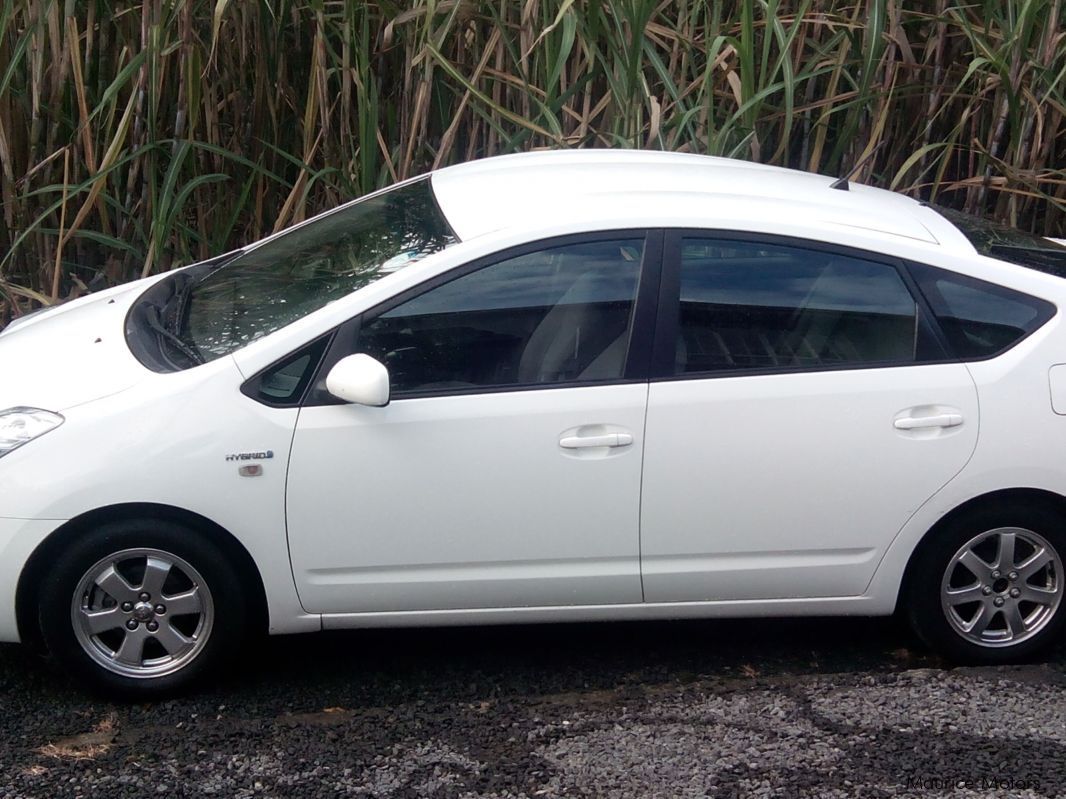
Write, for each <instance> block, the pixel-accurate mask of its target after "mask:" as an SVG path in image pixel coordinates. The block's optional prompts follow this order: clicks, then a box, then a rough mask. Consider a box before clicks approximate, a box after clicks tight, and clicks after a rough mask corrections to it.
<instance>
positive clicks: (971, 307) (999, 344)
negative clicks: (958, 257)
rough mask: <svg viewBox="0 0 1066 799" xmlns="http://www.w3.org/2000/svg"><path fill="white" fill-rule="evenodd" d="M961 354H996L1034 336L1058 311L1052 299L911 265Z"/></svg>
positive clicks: (965, 357)
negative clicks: (1027, 337)
mask: <svg viewBox="0 0 1066 799" xmlns="http://www.w3.org/2000/svg"><path fill="white" fill-rule="evenodd" d="M911 272H912V273H913V275H914V278H915V280H916V281H917V282H918V286H919V288H921V290H922V293H923V294H924V295H925V297H926V299H928V300H929V305H930V306H931V307H932V309H933V314H934V315H935V316H936V320H937V322H939V323H940V328H941V329H942V330H943V331H944V335H945V336H946V337H947V340H948V344H949V345H950V347H951V349H952V352H953V353H954V354H955V356H956V357H958V358H961V359H962V360H977V359H982V358H991V357H993V356H995V355H999V354H1000V353H1001V352H1004V351H1006V350H1008V349H1010V348H1011V347H1013V346H1014V345H1015V344H1017V343H1018V342H1019V341H1021V340H1022V339H1023V338H1025V337H1026V336H1028V335H1029V334H1030V333H1032V332H1033V331H1034V330H1036V329H1037V328H1038V327H1040V326H1041V325H1043V324H1044V322H1046V321H1047V320H1048V319H1050V318H1051V317H1052V316H1054V315H1055V306H1054V305H1052V304H1051V303H1050V302H1047V301H1045V300H1041V299H1039V298H1037V297H1031V296H1029V295H1028V294H1023V293H1021V292H1020V291H1014V290H1013V289H1008V288H1004V287H1003V286H997V285H995V284H993V283H986V282H985V281H983V280H977V279H976V278H972V277H968V276H966V275H960V274H957V273H955V272H949V271H947V270H945V269H937V268H935V267H932V266H924V265H917V264H912V265H911Z"/></svg>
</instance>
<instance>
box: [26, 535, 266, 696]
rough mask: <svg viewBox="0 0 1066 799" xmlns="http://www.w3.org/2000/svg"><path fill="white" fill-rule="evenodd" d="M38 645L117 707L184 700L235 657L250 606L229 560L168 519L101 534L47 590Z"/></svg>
mask: <svg viewBox="0 0 1066 799" xmlns="http://www.w3.org/2000/svg"><path fill="white" fill-rule="evenodd" d="M38 608H39V622H40V629H41V635H42V638H43V639H44V642H45V644H46V646H47V647H48V650H49V652H50V653H51V654H52V656H53V657H54V658H55V659H56V661H57V662H58V663H59V665H60V666H61V667H62V668H64V669H66V670H68V671H69V672H70V673H72V674H73V675H74V676H75V677H76V678H78V679H80V680H81V681H82V682H84V683H86V684H87V685H88V686H89V687H91V688H93V689H96V690H98V691H102V692H103V693H105V694H107V695H108V696H110V697H113V698H121V699H127V700H143V699H156V698H160V697H163V696H168V695H172V694H174V693H178V692H180V691H182V690H184V689H187V688H188V687H189V686H191V685H192V684H194V683H195V682H197V681H199V680H200V679H202V678H203V677H205V676H206V675H208V674H210V673H211V672H212V671H214V670H215V669H216V668H218V667H219V666H221V665H222V663H224V662H225V661H227V660H228V659H229V658H230V657H231V656H232V655H233V654H234V653H235V652H237V651H238V650H239V648H240V646H241V644H242V642H243V640H244V638H245V633H246V628H247V620H248V618H249V606H248V602H247V599H246V596H245V593H244V591H243V590H242V588H241V581H240V578H239V575H238V574H237V572H236V570H235V569H234V568H233V566H232V565H231V564H230V562H229V561H228V560H227V558H226V556H225V554H224V553H223V551H222V550H221V549H220V548H219V547H218V546H217V545H215V544H214V543H212V542H211V541H210V540H209V539H207V538H206V537H205V536H204V535H202V534H201V533H200V532H198V531H197V530H194V529H191V528H189V527H186V526H184V525H181V524H178V523H176V522H172V521H167V520H162V519H145V520H127V521H116V522H111V523H107V524H103V525H101V526H99V527H97V528H95V529H94V530H92V531H89V532H87V533H86V534H85V535H84V536H83V537H81V538H79V539H77V540H76V541H75V542H74V543H73V544H72V545H70V546H69V547H68V548H67V549H65V550H64V551H63V552H62V554H61V555H60V556H59V558H58V559H57V560H56V563H55V565H54V567H53V568H52V569H51V570H50V571H49V572H48V573H47V574H46V576H45V578H44V580H43V581H42V584H41V592H40V601H39V605H38Z"/></svg>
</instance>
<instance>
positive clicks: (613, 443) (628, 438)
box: [559, 433, 633, 449]
mask: <svg viewBox="0 0 1066 799" xmlns="http://www.w3.org/2000/svg"><path fill="white" fill-rule="evenodd" d="M632 443H633V434H632V433H601V434H600V435H595V436H564V437H563V438H560V439H559V446H560V447H562V448H563V449H587V448H589V447H628V446H629V445H630V444H632Z"/></svg>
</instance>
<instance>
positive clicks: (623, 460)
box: [287, 232, 658, 613]
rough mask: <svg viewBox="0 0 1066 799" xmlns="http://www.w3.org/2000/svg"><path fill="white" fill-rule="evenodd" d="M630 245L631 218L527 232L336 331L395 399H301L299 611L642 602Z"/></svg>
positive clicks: (635, 267) (290, 506) (294, 464)
mask: <svg viewBox="0 0 1066 799" xmlns="http://www.w3.org/2000/svg"><path fill="white" fill-rule="evenodd" d="M644 256H645V236H644V234H643V232H639V233H631V232H630V233H619V234H609V235H601V236H598V237H597V236H593V237H588V236H586V237H582V238H579V239H576V240H575V239H570V240H566V241H561V242H560V241H559V240H556V241H554V242H551V243H547V244H542V245H540V246H537V247H526V248H523V249H522V250H520V251H512V252H511V253H508V254H507V255H506V256H505V257H501V258H497V259H492V260H490V261H488V262H484V263H479V264H474V265H471V267H469V268H466V269H463V270H460V271H459V273H458V276H457V277H455V278H453V279H450V280H448V281H447V282H443V283H441V282H440V281H435V282H434V285H432V286H431V287H429V288H427V289H425V290H423V291H421V292H409V293H408V294H406V295H403V296H402V297H400V298H398V300H397V301H394V302H391V303H388V304H386V305H384V306H382V307H380V308H378V309H375V310H374V311H371V312H369V313H367V314H366V315H365V316H364V318H363V319H361V320H360V322H359V325H358V330H357V332H354V333H353V334H352V335H351V336H350V337H349V340H347V341H345V340H344V337H345V335H347V334H345V332H344V330H343V329H342V331H341V333H342V334H344V335H339V337H338V339H337V340H336V342H335V344H334V347H335V348H340V352H336V351H334V352H333V353H331V354H332V355H334V356H336V355H344V354H348V353H350V352H365V353H368V354H370V355H372V356H374V357H375V358H377V359H378V360H380V361H382V362H383V363H384V364H385V365H386V366H387V367H388V369H389V372H390V380H391V385H392V401H391V403H390V404H389V405H388V406H387V407H384V408H370V407H364V406H358V405H345V404H335V403H330V402H329V401H328V399H321V398H320V401H318V402H317V403H316V402H314V401H312V402H311V403H310V404H309V405H308V406H306V407H304V408H303V409H302V410H301V411H300V416H299V420H298V423H297V427H296V432H295V438H294V441H293V447H292V457H291V461H290V466H289V480H288V493H287V519H288V534H289V546H290V552H291V555H292V563H293V569H294V573H295V576H296V580H297V586H298V589H299V593H300V597H301V600H302V602H303V604H304V607H305V608H306V609H307V610H308V611H311V612H316V613H351V612H372V611H410V610H437V609H462V608H499V607H536V606H560V605H589V604H608V603H626V602H640V601H641V585H640V565H639V533H638V522H639V503H640V470H641V458H642V454H643V444H644V441H643V431H644V417H645V409H646V401H647V384H646V382H644V381H643V380H642V379H635V378H633V376H632V374H631V370H630V371H629V372H627V362H631V360H632V359H631V357H630V354H629V352H630V334H631V332H632V329H633V324H632V320H633V316H634V312H635V306H636V298H637V292H638V285H639V283H640V278H641V265H642V262H643V260H644ZM655 266H656V268H657V266H658V264H657V263H656V264H655ZM327 362H328V361H327ZM319 396H320V397H321V395H319Z"/></svg>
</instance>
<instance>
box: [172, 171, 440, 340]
mask: <svg viewBox="0 0 1066 799" xmlns="http://www.w3.org/2000/svg"><path fill="white" fill-rule="evenodd" d="M456 240H457V239H456V237H455V234H454V233H453V232H452V230H451V228H450V227H449V226H448V223H447V221H446V220H445V219H444V217H443V216H442V215H441V212H440V210H439V209H438V208H437V204H436V201H435V199H434V197H433V193H432V188H431V187H430V182H429V180H426V179H423V180H418V181H415V182H413V183H407V184H404V185H401V186H397V187H396V188H394V189H391V190H390V191H386V192H383V193H381V194H377V195H372V196H370V197H368V198H367V199H365V200H363V201H361V202H357V203H355V204H353V205H350V206H348V207H346V208H343V209H341V210H339V211H336V212H335V213H332V214H329V215H327V216H324V217H322V218H321V219H318V220H315V221H312V222H311V223H309V224H307V225H303V226H301V227H298V228H296V229H294V230H293V231H291V232H289V233H286V234H285V235H283V236H279V237H278V238H276V239H274V240H272V241H268V242H266V243H265V244H262V245H260V246H258V247H255V248H254V249H251V250H249V251H248V252H246V253H243V254H241V255H239V256H237V257H236V258H235V259H233V260H232V261H229V262H228V263H225V264H224V265H222V266H220V267H218V268H217V269H215V270H214V271H211V272H209V273H208V274H207V275H206V276H204V277H203V278H202V279H200V280H199V281H198V282H195V283H192V284H190V285H189V287H188V288H187V290H186V292H187V293H186V296H185V297H184V298H182V299H183V300H184V302H183V305H184V307H183V308H182V309H180V313H177V314H176V315H175V316H176V318H177V319H178V322H177V325H176V330H175V331H174V332H175V333H176V335H177V336H178V338H179V339H180V340H181V342H183V343H184V349H185V350H186V351H188V352H189V353H191V354H192V355H193V356H197V357H198V359H199V360H200V361H210V360H214V359H215V358H219V357H221V356H223V355H225V354H227V353H229V352H232V351H234V350H236V349H238V348H240V347H243V346H245V345H246V344H249V343H250V342H252V341H254V340H255V339H257V338H260V337H261V336H265V335H266V334H268V333H272V332H274V331H275V330H279V329H280V328H282V327H284V326H285V325H287V324H289V323H290V322H294V321H296V320H297V319H300V318H301V317H303V316H306V315H307V314H309V313H311V312H312V311H315V310H318V309H319V308H322V307H323V306H325V305H327V304H328V303H330V302H333V301H334V300H337V299H340V298H341V297H343V296H345V295H347V294H349V293H351V292H353V291H355V290H356V289H360V288H362V287H363V286H366V285H368V284H369V283H372V282H373V281H375V280H377V279H379V278H381V277H384V276H385V275H387V274H390V273H391V272H395V271H396V270H398V269H401V268H402V267H404V266H406V265H408V264H411V263H414V262H415V261H417V260H419V259H421V258H424V257H425V256H427V255H430V254H432V253H435V252H437V251H439V250H442V249H444V248H445V247H447V246H448V245H450V244H453V243H454V242H455V241H456ZM194 360H196V358H194Z"/></svg>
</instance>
